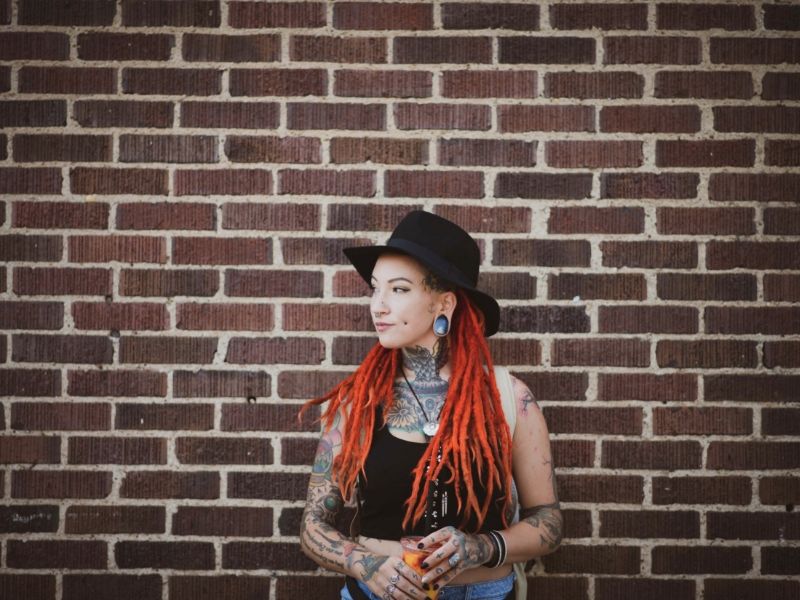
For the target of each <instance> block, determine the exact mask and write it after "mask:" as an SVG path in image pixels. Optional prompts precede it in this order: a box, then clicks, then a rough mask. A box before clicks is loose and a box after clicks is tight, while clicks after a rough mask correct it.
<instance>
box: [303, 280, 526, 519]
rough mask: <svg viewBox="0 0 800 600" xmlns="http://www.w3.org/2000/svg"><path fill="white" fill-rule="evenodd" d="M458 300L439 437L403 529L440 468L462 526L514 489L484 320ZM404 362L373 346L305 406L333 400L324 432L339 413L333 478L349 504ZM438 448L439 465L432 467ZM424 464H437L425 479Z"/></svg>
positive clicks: (417, 473)
mask: <svg viewBox="0 0 800 600" xmlns="http://www.w3.org/2000/svg"><path fill="white" fill-rule="evenodd" d="M456 294H457V296H458V302H457V306H456V310H455V313H454V315H453V319H452V325H451V328H450V340H449V342H450V343H449V353H450V364H451V368H452V373H451V376H450V385H449V388H448V391H447V398H446V399H445V402H444V406H443V407H442V412H441V414H440V415H439V431H438V432H437V434H436V436H435V437H434V438H433V440H432V441H431V443H430V444H429V445H428V448H427V450H426V451H425V453H424V454H423V455H422V458H421V459H420V461H419V463H418V464H417V466H416V468H415V469H414V483H413V487H412V490H411V497H410V498H409V499H408V501H407V502H406V507H407V508H406V515H405V518H404V519H403V527H404V528H407V527H408V525H409V523H413V524H417V523H418V522H419V521H420V520H421V519H422V516H423V514H424V512H425V508H426V504H427V503H426V499H427V497H428V490H429V489H430V486H431V482H432V481H433V480H435V479H436V478H437V477H438V476H439V474H440V473H441V472H442V470H443V469H445V468H448V469H449V470H450V471H451V473H452V479H453V480H454V481H456V482H459V483H460V484H461V485H456V486H455V490H456V501H457V504H458V510H459V511H461V510H462V507H463V522H462V527H463V526H464V525H465V524H466V523H467V522H468V521H469V519H470V518H471V517H472V516H473V515H475V516H476V519H477V527H478V528H480V526H481V525H482V524H483V522H484V520H485V518H486V514H487V512H488V510H489V506H490V504H491V501H492V496H493V495H494V493H495V492H496V491H502V490H510V489H511V477H512V476H511V436H510V435H509V430H508V427H507V425H506V419H505V415H504V413H503V407H502V404H501V401H500V394H499V392H498V390H497V383H496V381H495V377H494V369H493V368H492V366H493V365H492V359H491V356H490V354H489V347H488V345H487V343H486V339H485V338H484V335H483V314H482V313H481V312H480V310H478V309H477V308H476V307H475V305H474V304H473V303H472V301H471V300H470V299H469V296H467V295H466V294H465V293H464V292H463V291H462V290H460V289H458V290H456ZM401 360H402V359H401V355H400V351H399V350H388V349H386V348H384V347H382V346H381V345H380V344H376V345H375V346H374V347H373V348H372V349H371V350H370V351H369V353H368V354H367V356H366V358H365V359H364V361H363V362H362V363H361V365H360V366H359V367H358V369H357V370H356V371H355V372H354V373H353V374H352V375H350V376H349V377H347V378H346V379H345V380H344V381H342V382H341V383H340V384H339V385H337V386H336V387H335V388H334V389H332V390H331V391H330V392H328V393H327V394H325V395H324V396H322V397H321V398H317V399H314V400H310V401H309V402H307V403H306V404H305V406H304V407H303V411H305V410H307V409H308V408H310V407H311V406H312V405H318V404H322V403H324V402H326V401H330V403H329V404H328V407H327V409H326V410H325V412H324V413H323V415H322V419H323V420H324V424H325V428H326V430H327V429H330V427H331V426H332V425H333V422H334V418H335V416H336V413H337V411H339V410H341V411H342V412H343V414H344V417H345V419H346V420H345V429H344V431H343V432H342V437H343V442H342V450H341V452H340V453H339V455H338V456H337V457H336V459H335V460H334V463H333V475H334V480H335V481H336V483H337V484H338V485H339V487H340V489H341V492H342V494H343V496H344V497H345V498H352V494H353V491H354V489H355V485H356V481H357V479H358V474H359V473H360V472H362V471H363V468H364V462H365V460H366V458H367V453H368V452H369V449H370V447H371V446H372V432H373V429H374V425H375V408H376V406H378V405H380V406H382V408H383V414H384V415H385V414H387V412H388V410H389V409H390V408H391V406H392V404H393V402H394V391H393V390H394V388H393V386H394V379H395V377H396V376H397V369H398V365H399V364H400V361H401ZM439 445H441V447H442V460H441V462H440V463H438V464H436V450H437V448H438V447H439ZM429 461H430V463H431V464H435V465H436V466H435V468H433V469H430V471H429V472H428V473H427V474H426V472H425V465H426V464H428V462H429ZM476 477H477V480H478V481H481V482H482V483H483V486H484V489H485V491H486V496H485V498H484V499H483V501H479V499H478V498H477V496H476V495H475V491H474V489H475V485H474V483H475V481H476ZM465 493H466V497H464V495H465ZM504 496H505V498H504V502H505V505H504V507H503V510H502V511H501V512H502V515H503V517H502V518H503V522H504V524H505V525H508V523H505V514H506V512H507V511H506V510H505V509H506V508H508V506H509V504H510V502H511V494H510V493H506V494H505V495H504Z"/></svg>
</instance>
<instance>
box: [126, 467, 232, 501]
mask: <svg viewBox="0 0 800 600" xmlns="http://www.w3.org/2000/svg"><path fill="white" fill-rule="evenodd" d="M119 495H120V498H196V499H203V500H214V499H217V498H219V473H215V472H212V471H194V472H192V471H181V472H175V471H128V472H126V473H125V475H124V478H123V480H122V486H121V487H120V491H119Z"/></svg>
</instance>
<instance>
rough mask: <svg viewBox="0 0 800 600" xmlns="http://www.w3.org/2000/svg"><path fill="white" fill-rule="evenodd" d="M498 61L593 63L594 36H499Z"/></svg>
mask: <svg viewBox="0 0 800 600" xmlns="http://www.w3.org/2000/svg"><path fill="white" fill-rule="evenodd" d="M498 43H499V54H498V61H499V62H500V64H503V63H507V64H560V65H576V64H594V61H595V53H596V48H595V40H594V39H591V38H586V37H549V36H548V37H516V36H508V37H500V38H498Z"/></svg>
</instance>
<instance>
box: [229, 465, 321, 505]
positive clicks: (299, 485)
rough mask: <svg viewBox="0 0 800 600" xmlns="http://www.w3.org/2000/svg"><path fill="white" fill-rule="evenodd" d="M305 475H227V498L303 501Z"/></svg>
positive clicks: (305, 483) (304, 495)
mask: <svg viewBox="0 0 800 600" xmlns="http://www.w3.org/2000/svg"><path fill="white" fill-rule="evenodd" d="M307 488H308V475H306V474H305V473H254V472H247V473H228V497H229V498H251V499H256V500H303V499H305V497H306V490H307Z"/></svg>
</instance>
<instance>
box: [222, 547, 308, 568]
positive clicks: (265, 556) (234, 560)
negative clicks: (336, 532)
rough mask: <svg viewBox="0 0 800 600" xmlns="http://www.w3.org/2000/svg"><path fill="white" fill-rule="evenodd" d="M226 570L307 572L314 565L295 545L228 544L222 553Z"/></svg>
mask: <svg viewBox="0 0 800 600" xmlns="http://www.w3.org/2000/svg"><path fill="white" fill-rule="evenodd" d="M222 565H223V568H226V569H281V570H289V571H298V570H303V571H308V570H314V569H315V568H316V563H314V562H312V561H311V559H309V558H308V557H306V556H305V554H303V553H302V552H301V550H300V548H299V547H298V546H297V544H294V543H292V544H289V543H285V542H230V543H228V544H225V546H224V547H223V552H222Z"/></svg>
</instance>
